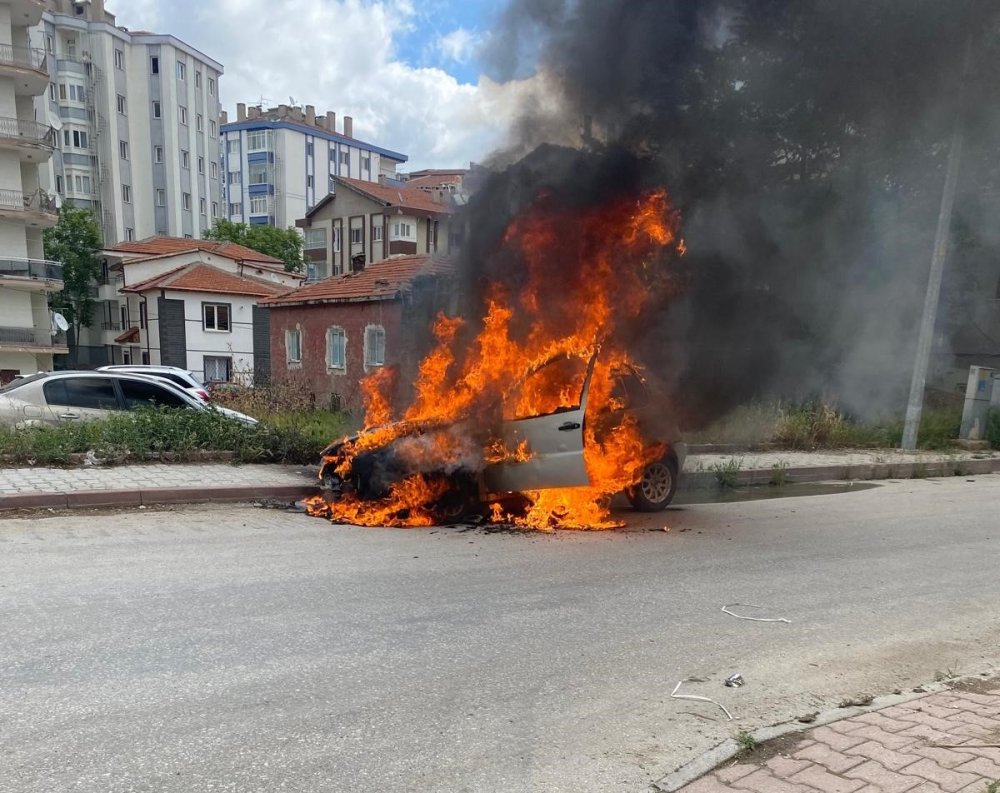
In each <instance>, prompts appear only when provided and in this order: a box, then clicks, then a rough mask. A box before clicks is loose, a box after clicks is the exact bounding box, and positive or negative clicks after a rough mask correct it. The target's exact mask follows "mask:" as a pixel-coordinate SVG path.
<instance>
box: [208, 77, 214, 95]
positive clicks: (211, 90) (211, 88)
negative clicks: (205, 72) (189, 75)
mask: <svg viewBox="0 0 1000 793" xmlns="http://www.w3.org/2000/svg"><path fill="white" fill-rule="evenodd" d="M208 93H209V94H211V95H212V96H215V80H213V79H212V78H211V77H209V78H208Z"/></svg>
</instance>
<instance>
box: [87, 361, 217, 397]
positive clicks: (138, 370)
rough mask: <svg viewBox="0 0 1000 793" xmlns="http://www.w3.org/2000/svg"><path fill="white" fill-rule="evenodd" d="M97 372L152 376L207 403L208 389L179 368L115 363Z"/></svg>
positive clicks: (188, 372)
mask: <svg viewBox="0 0 1000 793" xmlns="http://www.w3.org/2000/svg"><path fill="white" fill-rule="evenodd" d="M97 371H99V372H131V373H132V374H144V375H154V376H156V377H159V378H161V379H164V380H169V381H171V382H172V383H174V384H175V385H178V386H180V387H181V388H183V389H184V390H185V391H187V392H188V393H189V394H191V396H196V397H198V398H199V399H203V400H205V401H206V402H207V401H208V389H207V388H205V385H204V383H202V382H201V381H200V380H199V379H198V376H197V375H196V374H195V373H194V372H192V371H191V370H190V369H181V368H180V367H179V366H153V365H151V364H136V363H116V364H112V365H110V366H101V367H99V368H98V369H97Z"/></svg>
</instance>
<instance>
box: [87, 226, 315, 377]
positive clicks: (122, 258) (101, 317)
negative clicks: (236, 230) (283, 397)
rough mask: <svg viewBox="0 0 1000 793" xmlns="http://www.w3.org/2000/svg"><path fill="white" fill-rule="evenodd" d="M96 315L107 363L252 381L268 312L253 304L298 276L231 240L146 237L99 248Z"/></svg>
mask: <svg viewBox="0 0 1000 793" xmlns="http://www.w3.org/2000/svg"><path fill="white" fill-rule="evenodd" d="M101 255H102V257H103V259H104V273H103V277H102V284H101V286H100V287H99V293H98V299H99V306H98V311H97V314H98V317H97V320H96V322H97V323H99V324H100V326H101V327H100V333H102V334H103V337H102V339H101V343H102V345H103V346H104V347H105V355H104V357H105V358H107V359H108V360H109V361H110V362H111V363H133V364H138V363H144V364H145V363H149V364H154V365H168V366H181V367H183V368H185V369H190V370H191V371H194V372H195V373H197V374H198V375H199V376H200V377H202V378H203V379H204V380H205V381H206V382H213V381H225V382H229V381H233V382H242V383H250V382H252V381H253V379H254V372H255V368H256V370H260V371H264V372H267V371H269V369H270V360H269V355H270V341H269V330H270V329H269V327H268V324H267V312H266V311H263V312H261V311H258V309H257V302H258V300H261V299H263V298H267V297H274V296H276V295H280V294H283V293H285V292H287V291H289V290H290V289H294V288H295V287H297V286H298V285H299V284H300V283H301V282H302V276H301V275H298V274H296V273H289V272H286V271H285V268H284V263H283V262H282V261H281V260H280V259H275V258H273V257H271V256H267V255H265V254H262V253H258V252H257V251H254V250H251V249H249V248H245V247H243V246H241V245H236V244H234V243H231V242H214V241H212V240H196V239H188V238H178V237H150V238H148V239H145V240H139V241H136V242H122V243H119V244H117V245H114V246H112V247H110V248H106V249H105V250H103V251H102V252H101Z"/></svg>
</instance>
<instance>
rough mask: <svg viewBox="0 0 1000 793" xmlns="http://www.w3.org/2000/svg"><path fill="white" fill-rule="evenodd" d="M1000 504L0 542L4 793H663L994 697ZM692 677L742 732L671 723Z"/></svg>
mask: <svg viewBox="0 0 1000 793" xmlns="http://www.w3.org/2000/svg"><path fill="white" fill-rule="evenodd" d="M998 503H1000V477H988V476H987V477H979V478H976V479H975V480H974V481H971V482H970V481H967V480H966V479H964V478H955V479H950V480H919V481H909V482H902V483H895V484H888V485H886V486H884V487H881V488H877V489H873V490H866V491H863V492H852V493H847V494H841V495H829V496H814V497H810V498H786V499H778V500H773V501H756V502H747V503H737V504H714V505H692V506H686V507H684V508H681V509H676V510H671V511H669V512H668V513H666V515H665V516H664V515H660V516H653V517H648V516H647V517H641V518H640V517H636V516H635V515H634V514H632V513H628V514H627V515H626V517H627V518H629V520H630V523H631V525H630V527H629V529H628V530H626V531H622V532H614V533H600V534H597V533H595V534H587V533H560V534H556V535H512V534H484V533H481V532H477V531H460V530H457V529H438V530H433V529H430V530H424V529H413V530H399V529H357V528H349V527H340V526H332V525H329V524H327V523H325V522H323V521H320V520H317V519H313V518H308V517H305V516H303V515H297V514H289V513H283V512H276V511H266V510H259V509H253V508H249V507H236V508H221V507H211V508H189V509H179V510H176V511H164V512H154V511H152V510H146V511H142V512H140V511H131V512H129V513H127V514H113V513H112V514H100V513H97V514H93V513H92V514H80V513H69V514H65V515H58V516H53V517H47V518H42V519H5V520H0V790H2V791H17V793H28V792H34V791H39V793H41V792H42V791H44V792H45V793H53V792H55V791H95V792H96V791H100V792H101V793H111V792H115V793H117V792H118V791H158V792H159V791H184V792H185V793H200V792H201V791H240V793H246V792H248V791H310V792H315V791H366V792H367V791H448V792H449V793H451V792H453V791H477V792H478V791H497V792H498V793H499V792H500V791H503V792H504V793H517V792H520V791H525V792H527V791H532V793H537V792H538V791H573V793H581V792H586V793H589V792H591V791H593V792H594V793H596V792H597V791H601V793H606V791H640V790H644V789H646V786H647V785H648V784H649V783H650V782H651V781H652V780H654V779H657V778H659V777H661V776H662V775H663V774H665V773H666V772H668V771H671V770H673V768H674V767H675V766H676V765H678V764H679V763H682V762H684V761H686V760H688V759H691V758H692V757H693V756H695V755H696V754H697V753H698V752H700V751H701V750H703V749H706V748H708V747H710V746H711V745H713V744H714V743H716V742H717V741H718V740H721V739H722V738H724V737H726V736H728V735H730V734H733V733H734V732H735V731H736V730H737V729H740V728H748V729H752V728H754V727H757V726H761V725H763V724H766V723H772V722H775V721H779V720H784V719H786V718H789V717H793V716H796V715H798V714H801V713H803V712H806V711H809V710H816V709H819V708H822V707H825V706H830V705H831V704H834V703H836V702H838V701H839V700H840V699H841V698H843V697H844V696H847V695H851V694H857V693H861V692H870V693H873V694H874V693H886V692H889V691H892V690H893V689H895V688H905V687H909V686H912V685H915V684H917V683H920V682H924V681H927V680H930V679H932V678H933V677H934V675H935V673H936V672H938V671H945V670H949V669H950V670H952V671H956V672H958V671H975V672H978V671H985V670H988V669H992V668H993V666H992V665H993V664H994V663H995V662H996V661H997V659H998V655H1000V652H998V648H1000V641H998V639H1000V621H998V608H997V603H1000V575H998V574H997V570H998V566H997V555H998V549H1000V521H998V519H997V515H996V510H997V507H996V505H997V504H998ZM665 525H668V526H669V527H670V531H663V530H662V528H663V526H665ZM733 602H741V603H752V604H760V605H762V606H765V609H764V610H763V611H762V612H759V613H762V614H763V615H765V616H783V617H787V618H789V619H790V620H792V622H791V623H790V624H782V623H760V622H747V621H741V620H737V619H735V618H733V617H730V616H728V615H726V614H723V613H722V612H721V611H720V608H721V607H722V606H723V605H724V604H726V603H733ZM737 671H738V672H741V673H742V674H743V675H744V676H745V678H746V680H747V685H746V686H745V687H743V688H740V689H728V688H725V687H724V686H723V685H722V680H723V679H724V678H725V677H726V676H727V675H729V674H731V673H733V672H737ZM688 676H696V677H699V678H702V679H703V680H704V682H700V683H689V684H687V686H686V690H688V691H691V692H692V693H697V694H703V695H708V696H712V697H716V698H718V699H719V700H721V701H722V702H724V703H725V704H726V705H727V706H728V707H729V708H730V710H732V712H733V714H734V716H735V717H736V721H734V722H726V721H725V717H724V715H723V714H722V712H721V711H720V710H719V709H718V708H716V707H714V706H712V705H709V704H705V703H696V702H687V701H680V700H675V699H671V698H670V696H669V694H670V692H671V690H672V689H673V687H674V685H675V684H676V683H677V681H678V680H679V679H681V678H686V677H688Z"/></svg>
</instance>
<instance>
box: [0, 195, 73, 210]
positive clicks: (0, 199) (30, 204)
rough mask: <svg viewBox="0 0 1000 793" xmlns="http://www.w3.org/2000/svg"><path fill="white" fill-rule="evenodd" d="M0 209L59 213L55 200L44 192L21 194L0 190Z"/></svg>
mask: <svg viewBox="0 0 1000 793" xmlns="http://www.w3.org/2000/svg"><path fill="white" fill-rule="evenodd" d="M0 209H14V210H19V211H33V212H51V213H53V214H55V213H56V212H58V211H59V209H58V207H57V206H56V199H55V197H54V196H50V195H49V194H48V193H46V192H45V191H44V190H36V191H35V192H34V193H22V192H21V191H20V190H0Z"/></svg>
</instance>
